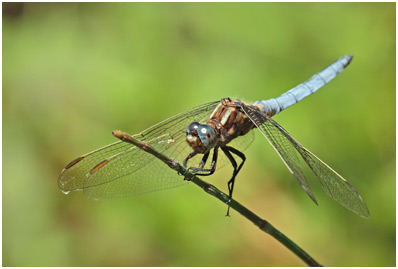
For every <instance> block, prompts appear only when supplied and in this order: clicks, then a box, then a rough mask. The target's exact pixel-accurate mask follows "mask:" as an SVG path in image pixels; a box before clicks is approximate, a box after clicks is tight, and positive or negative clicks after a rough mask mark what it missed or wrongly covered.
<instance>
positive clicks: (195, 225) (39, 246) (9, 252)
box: [2, 3, 396, 266]
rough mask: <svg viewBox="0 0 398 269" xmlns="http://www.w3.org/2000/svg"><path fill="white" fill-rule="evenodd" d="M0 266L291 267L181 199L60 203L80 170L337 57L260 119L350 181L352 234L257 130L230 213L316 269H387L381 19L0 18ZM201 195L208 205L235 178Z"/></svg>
mask: <svg viewBox="0 0 398 269" xmlns="http://www.w3.org/2000/svg"><path fill="white" fill-rule="evenodd" d="M2 5H3V133H2V134H3V266H303V265H305V264H304V263H303V262H302V261H301V260H300V259H299V258H297V257H296V256H295V255H294V254H292V253H291V252H290V251H288V250H287V249H286V248H285V247H283V246H282V245H280V244H279V243H278V242H277V241H276V240H275V239H273V238H272V237H270V236H268V235H266V234H264V233H262V232H261V231H260V230H258V228H257V227H255V226H254V225H253V224H251V223H250V222H248V221H247V220H246V219H244V218H243V217H241V216H240V215H239V214H238V213H236V212H234V211H233V212H232V214H231V215H232V216H231V217H230V218H226V217H225V216H224V215H225V212H226V206H225V205H223V204H222V203H220V202H219V201H217V200H216V199H214V198H212V197H210V196H209V195H207V194H206V193H205V192H203V191H202V190H200V189H199V188H197V187H196V186H194V185H193V184H189V185H188V186H185V187H181V188H175V189H170V190H164V191H161V192H154V193H151V194H147V195H143V196H137V197H129V198H122V199H112V200H105V201H92V200H88V199H86V198H85V197H84V195H83V194H82V193H71V194H69V195H68V196H65V195H64V194H63V193H61V191H59V189H58V187H57V177H58V174H59V173H60V172H61V170H62V168H63V167H64V166H65V165H66V164H67V163H68V162H70V161H71V160H72V159H74V158H76V157H78V156H79V155H81V154H84V153H86V152H89V151H91V150H94V149H96V148H99V147H101V146H103V145H106V144H108V143H112V142H114V141H115V138H114V137H113V136H112V135H111V131H113V130H115V129H118V130H124V131H127V132H129V133H131V134H134V133H138V132H140V131H142V130H143V129H145V128H147V127H149V126H151V125H153V124H155V123H157V122H159V121H161V120H163V119H165V118H167V117H169V116H172V115H174V114H176V113H178V112H181V111H183V110H186V109H188V108H190V107H193V106H195V105H199V104H202V103H206V102H209V101H214V100H218V99H221V98H223V97H228V96H232V97H238V98H241V99H244V100H248V101H249V100H250V101H255V100H260V99H268V98H272V97H277V96H279V95H280V94H282V93H283V92H285V91H286V90H288V89H290V88H292V87H294V86H296V85H297V84H299V83H301V82H303V81H305V80H306V79H308V78H309V77H310V76H311V75H313V74H314V73H316V72H318V71H320V70H322V69H323V68H324V67H326V66H327V65H329V64H331V63H332V62H333V61H335V60H336V59H338V58H339V57H340V56H342V55H345V54H353V55H354V60H353V62H352V63H351V64H350V66H349V67H348V68H347V69H346V70H345V71H344V72H343V73H342V74H341V75H340V76H339V77H337V78H336V79H335V80H333V81H332V82H331V83H330V84H328V85H326V86H325V87H324V88H323V89H321V90H320V91H319V92H318V93H316V94H314V95H313V96H310V97H309V98H306V99H305V100H303V101H302V102H300V103H299V104H297V105H295V106H293V107H290V108H289V109H287V110H286V111H284V112H283V113H281V114H279V115H277V116H276V117H275V118H274V119H275V120H276V121H277V122H278V123H280V124H281V125H282V126H283V127H284V128H285V129H287V130H288V131H289V132H290V133H291V134H292V135H293V136H294V137H295V138H296V139H297V140H299V141H300V142H301V143H302V144H303V145H304V146H306V147H307V148H309V149H310V150H311V151H312V152H314V153H315V154H316V155H318V156H319V157H320V158H322V159H323V160H324V161H326V162H327V163H328V164H329V165H330V166H331V167H333V168H335V169H336V170H337V171H338V172H339V173H341V174H342V175H343V176H344V177H346V178H347V179H348V180H349V181H350V182H351V183H352V184H353V185H354V186H355V188H356V189H357V190H358V191H359V192H360V193H361V195H362V197H363V198H364V200H365V201H366V203H367V205H368V207H369V210H370V212H371V218H370V219H368V220H366V219H362V218H360V217H358V216H356V215H355V214H353V213H351V212H350V211H348V210H346V209H345V208H343V207H342V206H340V205H339V204H337V203H336V202H334V201H333V200H331V199H330V198H329V197H327V196H326V195H325V194H324V193H323V191H322V190H321V188H320V186H319V184H318V183H317V182H316V179H315V177H314V176H313V175H309V181H310V184H311V186H312V188H313V191H314V193H315V196H316V197H317V199H318V202H319V206H316V205H314V204H313V203H312V202H311V200H310V199H308V197H307V195H306V194H305V192H303V191H302V189H301V188H300V186H299V185H298V184H297V182H296V181H295V179H294V178H293V176H291V174H290V173H289V171H288V170H287V169H286V168H285V166H284V164H283V162H282V161H281V160H280V159H279V157H278V155H277V154H276V153H275V152H274V151H273V149H272V147H271V146H269V144H268V142H267V141H266V140H265V138H263V137H262V136H261V135H260V134H259V133H258V131H256V140H255V142H254V143H253V145H252V146H251V147H250V148H249V149H248V150H247V151H246V152H245V154H246V156H247V158H248V159H247V162H246V164H245V166H244V168H243V169H242V171H241V173H240V174H239V176H238V179H237V183H236V185H235V188H236V189H235V193H234V195H235V199H237V200H238V201H239V202H241V203H243V204H244V205H246V206H247V207H248V208H250V209H252V210H253V211H254V212H255V213H257V214H258V215H259V216H261V217H263V218H265V219H266V220H268V221H269V222H271V223H272V224H273V225H274V226H276V227H277V228H278V229H280V230H281V231H282V232H284V233H285V234H286V235H287V236H289V237H290V238H291V239H292V240H293V241H295V242H296V243H297V244H298V245H300V246H301V247H302V248H303V249H304V250H305V251H307V252H308V253H309V254H310V255H312V256H313V257H314V258H315V259H316V260H317V261H318V262H320V263H321V264H323V265H327V266H395V261H396V257H395V253H396V249H395V248H396V215H395V213H396V202H395V197H396V192H395V191H396V186H395V184H396V183H395V177H396V174H395V169H396V166H395V165H396V158H395V149H396V144H395V130H396V127H395V123H396V121H395V120H396V119H395V115H396V114H395V105H396V104H395V100H396V96H395V95H396V91H395V74H396V73H395V72H396V71H395V66H396V63H395V59H396V55H395V51H396V47H395V45H396V44H395V40H396V36H395V35H396V29H395V19H396V17H395V3H86V4H80V3H64V4H62V3H57V4H52V3H39V4H37V3H26V4H21V3H3V4H2ZM223 170H224V171H223V172H219V173H217V175H215V176H214V177H212V178H205V180H208V181H211V182H212V183H214V184H215V185H216V186H217V187H219V188H220V189H222V190H226V182H227V179H229V177H230V173H231V170H230V169H229V170H228V169H227V168H224V169H223Z"/></svg>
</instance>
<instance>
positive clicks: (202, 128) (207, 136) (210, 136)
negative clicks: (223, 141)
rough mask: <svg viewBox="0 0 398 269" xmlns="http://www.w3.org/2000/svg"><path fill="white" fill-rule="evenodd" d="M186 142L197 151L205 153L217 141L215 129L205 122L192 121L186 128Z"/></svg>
mask: <svg viewBox="0 0 398 269" xmlns="http://www.w3.org/2000/svg"><path fill="white" fill-rule="evenodd" d="M186 140H187V143H188V144H189V146H190V147H191V148H192V149H193V150H194V151H195V152H197V153H202V154H203V153H206V152H207V151H209V150H210V149H212V148H214V147H215V146H216V145H217V143H218V138H217V135H216V132H215V130H214V129H213V128H212V127H211V126H210V125H207V124H200V123H199V122H196V121H194V122H192V123H191V124H189V126H188V128H187V138H186Z"/></svg>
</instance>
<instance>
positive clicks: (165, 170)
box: [58, 102, 219, 199]
mask: <svg viewBox="0 0 398 269" xmlns="http://www.w3.org/2000/svg"><path fill="white" fill-rule="evenodd" d="M218 103H219V102H212V103H208V104H204V105H201V106H198V107H194V108H192V109H190V110H187V111H185V112H182V113H180V114H177V115H175V116H173V117H171V118H169V119H166V120H164V121H162V122H160V123H158V124H156V125H154V126H152V127H150V128H148V129H147V130H144V131H143V132H141V133H140V134H137V135H135V136H134V137H135V138H137V139H140V140H142V141H145V142H146V143H148V144H150V145H151V146H152V147H154V148H156V149H157V150H158V151H159V152H163V153H164V154H166V155H168V156H171V157H172V158H174V159H176V160H177V161H179V162H180V163H181V162H182V161H183V160H184V159H185V157H186V156H188V154H189V153H190V152H191V151H192V149H191V148H190V147H189V145H188V144H187V143H186V142H185V136H186V134H185V131H186V128H187V126H188V125H189V124H190V123H191V122H192V121H199V122H203V121H205V120H206V119H207V118H208V117H209V115H210V114H211V113H212V112H213V110H214V108H215V107H216V106H217V104H218ZM173 172H174V171H172V170H171V169H170V168H169V167H168V166H167V165H166V164H164V163H163V162H161V161H159V160H157V159H156V158H155V157H153V156H152V155H150V154H148V153H146V152H144V151H142V150H140V149H138V148H136V147H135V146H133V145H131V144H129V143H126V142H122V141H118V142H115V143H113V144H110V145H108V146H105V147H103V148H101V149H98V150H95V151H93V152H91V153H88V154H85V155H83V156H81V157H79V158H77V159H75V160H73V161H72V162H71V163H69V164H68V165H67V166H66V167H65V168H64V170H63V171H62V172H61V175H60V176H59V179H58V183H59V186H60V188H61V189H62V190H64V191H71V190H84V193H85V194H86V195H87V196H88V197H89V198H92V199H106V198H114V197H122V196H130V195H136V194H142V193H146V192H150V191H155V190H160V189H165V188H171V187H176V186H179V185H182V184H184V183H185V182H184V180H183V179H182V178H181V177H179V176H177V173H176V172H174V173H173Z"/></svg>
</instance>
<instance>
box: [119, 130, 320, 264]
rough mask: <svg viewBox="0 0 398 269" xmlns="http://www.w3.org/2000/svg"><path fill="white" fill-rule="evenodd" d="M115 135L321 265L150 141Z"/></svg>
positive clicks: (121, 133) (125, 135) (295, 252)
mask: <svg viewBox="0 0 398 269" xmlns="http://www.w3.org/2000/svg"><path fill="white" fill-rule="evenodd" d="M113 135H114V136H116V137H117V138H119V139H121V140H122V141H125V142H128V143H130V144H133V145H135V146H136V147H138V148H140V149H142V150H144V151H146V152H148V153H150V154H152V155H153V156H155V157H156V158H158V159H160V160H162V161H163V162H164V163H166V164H167V165H168V166H169V167H170V168H171V169H174V170H175V171H177V172H178V173H179V174H181V175H185V177H187V178H191V181H192V182H193V183H195V184H196V185H198V186H199V187H201V188H202V189H203V190H204V191H205V192H207V193H208V194H210V195H212V196H214V197H216V198H218V199H219V200H220V201H222V202H223V203H225V204H228V206H230V207H231V208H233V209H235V210H236V211H237V212H239V213H240V214H241V215H242V216H244V217H245V218H247V219H248V220H250V221H251V222H252V223H253V224H254V225H256V226H257V227H259V228H260V230H262V231H264V232H266V233H267V234H269V235H271V236H272V237H274V238H275V239H276V240H278V241H279V242H281V243H282V244H283V245H284V246H285V247H287V248H288V249H290V250H291V251H292V252H293V253H294V254H296V255H297V256H298V257H299V258H300V259H301V260H302V261H304V262H305V263H306V264H308V265H309V266H321V265H320V264H319V263H317V262H316V261H315V260H314V259H313V258H312V257H311V256H310V255H309V254H308V253H307V252H305V251H304V250H303V249H302V248H300V247H299V246H298V245H297V244H296V243H294V242H293V241H292V240H290V239H289V238H288V237H287V236H285V235H284V234H283V233H282V232H280V231H279V230H278V229H276V228H275V227H274V226H272V225H271V224H270V223H269V222H268V221H266V220H264V219H261V218H260V217H259V216H257V215H256V214H254V213H253V212H252V211H250V210H249V209H247V208H246V207H244V206H243V205H241V204H240V203H238V202H237V201H235V200H233V199H231V200H230V199H229V196H228V195H227V194H225V193H223V192H222V191H220V190H219V189H217V188H216V187H215V186H214V185H212V184H209V183H207V182H205V181H203V180H201V179H200V178H198V177H197V176H195V175H193V174H192V173H191V172H189V171H188V170H187V169H185V168H184V167H182V166H181V165H180V164H179V162H177V161H176V160H174V159H173V158H170V157H168V156H166V155H164V154H163V153H161V152H158V151H157V150H156V149H154V148H153V147H151V146H150V145H149V144H148V143H146V142H143V141H140V140H137V139H135V138H134V137H132V136H131V135H129V134H127V133H124V132H121V131H114V132H113Z"/></svg>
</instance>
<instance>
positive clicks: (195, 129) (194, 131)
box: [187, 121, 200, 136]
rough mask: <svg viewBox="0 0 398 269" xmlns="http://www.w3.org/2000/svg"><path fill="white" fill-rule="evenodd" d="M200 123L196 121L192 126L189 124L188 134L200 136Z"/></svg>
mask: <svg viewBox="0 0 398 269" xmlns="http://www.w3.org/2000/svg"><path fill="white" fill-rule="evenodd" d="M199 125H200V124H199V122H197V121H194V122H192V123H191V124H189V126H188V128H187V134H190V135H193V136H198V128H199Z"/></svg>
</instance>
